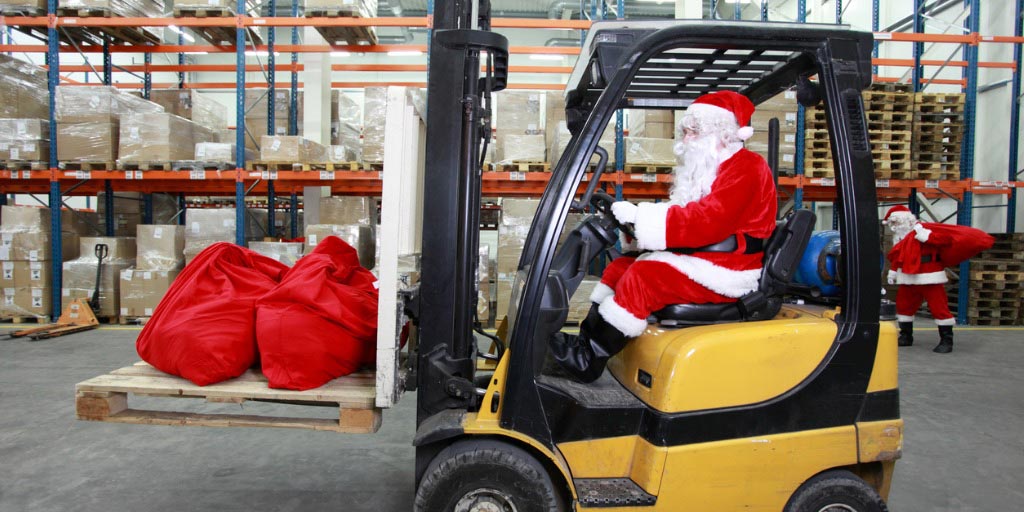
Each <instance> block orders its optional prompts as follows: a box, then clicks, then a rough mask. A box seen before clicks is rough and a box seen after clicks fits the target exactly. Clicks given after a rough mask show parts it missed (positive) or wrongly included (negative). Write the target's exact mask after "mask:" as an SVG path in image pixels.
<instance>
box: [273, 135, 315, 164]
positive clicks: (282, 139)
mask: <svg viewBox="0 0 1024 512" xmlns="http://www.w3.org/2000/svg"><path fill="white" fill-rule="evenodd" d="M260 160H262V161H264V162H281V163H324V162H327V161H328V158H327V148H326V147H324V146H323V145H321V144H319V143H316V142H313V141H311V140H309V139H306V138H303V137H299V136H288V135H275V136H270V135H264V136H263V138H262V140H261V141H260Z"/></svg>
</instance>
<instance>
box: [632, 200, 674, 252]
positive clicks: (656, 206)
mask: <svg viewBox="0 0 1024 512" xmlns="http://www.w3.org/2000/svg"><path fill="white" fill-rule="evenodd" d="M671 206H672V203H640V204H639V205H637V211H636V224H634V227H633V232H634V233H635V234H636V245H637V247H639V248H640V249H643V250H646V251H660V250H664V249H665V248H666V247H668V245H667V242H666V241H665V238H666V233H665V232H666V230H667V229H668V209H669V208H670V207H671Z"/></svg>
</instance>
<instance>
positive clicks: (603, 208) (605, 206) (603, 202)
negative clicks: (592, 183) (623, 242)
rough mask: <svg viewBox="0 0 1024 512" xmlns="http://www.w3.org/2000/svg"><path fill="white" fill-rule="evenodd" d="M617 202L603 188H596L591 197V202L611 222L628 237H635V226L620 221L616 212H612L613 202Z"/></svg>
mask: <svg viewBox="0 0 1024 512" xmlns="http://www.w3.org/2000/svg"><path fill="white" fill-rule="evenodd" d="M614 202H615V198H614V197H612V196H610V195H608V193H607V192H605V191H603V190H595V191H594V195H593V196H591V197H590V204H591V206H593V207H594V209H596V210H597V211H599V212H601V215H603V216H604V218H606V219H608V220H609V221H611V223H612V224H613V225H614V226H615V227H616V228H618V229H619V230H620V231H622V232H623V233H625V234H626V235H627V236H628V237H630V238H633V239H635V238H636V235H634V234H633V228H632V227H630V226H629V225H628V224H623V223H621V222H619V219H616V218H615V214H614V213H612V203H614Z"/></svg>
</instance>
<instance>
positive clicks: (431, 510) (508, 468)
mask: <svg viewBox="0 0 1024 512" xmlns="http://www.w3.org/2000/svg"><path fill="white" fill-rule="evenodd" d="M415 509H416V512H564V511H565V510H566V506H565V501H564V500H563V498H562V493H561V492H559V489H558V488H556V487H555V485H554V483H553V482H552V481H551V476H550V475H549V474H548V472H547V470H546V469H544V466H543V465H541V463H540V462H539V461H538V460H537V459H536V458H535V457H533V456H532V455H530V454H529V453H527V452H526V451H525V450H523V449H522V448H519V447H517V446H513V445H511V444H508V443H503V442H501V441H495V440H491V439H479V440H468V441H460V442H456V443H455V444H452V445H451V446H449V447H447V448H445V449H444V450H442V451H441V453H439V454H438V455H437V457H435V458H434V460H433V461H432V462H431V463H430V466H429V467H428V468H427V471H426V473H424V477H423V481H422V482H420V487H419V489H418V490H417V491H416V507H415Z"/></svg>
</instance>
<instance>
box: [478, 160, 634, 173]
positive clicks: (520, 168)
mask: <svg viewBox="0 0 1024 512" xmlns="http://www.w3.org/2000/svg"><path fill="white" fill-rule="evenodd" d="M495 165H496V169H497V170H499V171H502V172H551V164H550V163H548V162H536V161H532V160H531V161H527V160H513V161H511V162H502V163H500V164H495ZM626 167H629V166H628V165H627V166H626ZM627 172H628V171H627Z"/></svg>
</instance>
